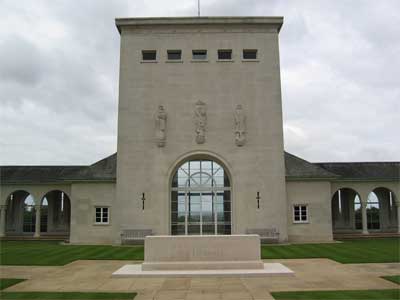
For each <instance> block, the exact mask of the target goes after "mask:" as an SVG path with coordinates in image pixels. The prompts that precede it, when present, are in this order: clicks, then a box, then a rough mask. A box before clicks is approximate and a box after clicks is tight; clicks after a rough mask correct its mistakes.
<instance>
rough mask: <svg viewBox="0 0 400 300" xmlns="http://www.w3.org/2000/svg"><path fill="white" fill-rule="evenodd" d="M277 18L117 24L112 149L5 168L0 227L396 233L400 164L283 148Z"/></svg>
mask: <svg viewBox="0 0 400 300" xmlns="http://www.w3.org/2000/svg"><path fill="white" fill-rule="evenodd" d="M282 24H283V18H281V17H193V18H191V17H188V18H126V19H117V20H116V26H117V29H118V31H119V34H120V36H121V49H120V76H119V81H120V82H119V104H118V145H117V151H118V152H117V153H115V154H112V155H111V156H109V157H107V158H104V159H103V160H100V161H98V162H95V163H94V164H92V165H89V166H2V167H1V182H0V189H1V190H0V205H1V214H0V236H1V237H3V238H27V239H46V238H47V239H50V238H60V237H62V238H65V239H68V240H69V241H70V242H71V243H91V244H92V243H109V244H111V243H113V244H119V243H121V242H122V243H129V242H136V241H139V240H140V239H143V237H144V236H145V235H151V234H157V235H219V234H223V235H230V234H246V233H258V234H260V235H261V238H262V240H263V241H265V242H287V241H289V242H296V241H307V242H309V241H331V240H332V239H333V238H334V237H335V236H346V235H352V236H358V235H367V234H369V235H396V234H398V233H399V231H400V226H399V223H400V222H399V217H400V202H399V196H400V184H399V180H400V175H399V173H400V172H399V169H400V163H399V162H353V163H352V162H349V163H311V162H308V161H305V160H303V159H301V158H299V157H297V156H295V155H293V154H289V153H287V152H285V151H284V143H283V124H282V98H281V80H280V65H279V32H280V29H281V27H282ZM310 47H312V45H310ZM322 100H323V99H321V101H322ZM304 109H306V108H304ZM139 242H140V241H139Z"/></svg>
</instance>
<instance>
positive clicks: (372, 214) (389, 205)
mask: <svg viewBox="0 0 400 300" xmlns="http://www.w3.org/2000/svg"><path fill="white" fill-rule="evenodd" d="M398 206H399V202H398V199H397V198H396V195H395V193H394V192H393V191H392V190H391V189H389V188H387V187H384V186H378V187H376V188H374V189H373V190H372V191H371V192H370V193H369V194H368V198H367V208H366V209H367V226H368V230H375V231H376V230H379V231H383V232H393V231H394V232H395V231H397V230H398V227H399V226H398Z"/></svg>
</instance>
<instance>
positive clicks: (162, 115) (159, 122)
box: [155, 105, 167, 147]
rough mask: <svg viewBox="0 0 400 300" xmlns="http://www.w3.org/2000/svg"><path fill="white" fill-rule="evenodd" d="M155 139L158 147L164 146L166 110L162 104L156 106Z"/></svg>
mask: <svg viewBox="0 0 400 300" xmlns="http://www.w3.org/2000/svg"><path fill="white" fill-rule="evenodd" d="M155 121H156V139H157V145H158V147H164V146H165V140H166V138H167V136H166V129H167V112H166V111H165V109H164V106H162V105H160V106H159V107H158V110H157V113H156V117H155Z"/></svg>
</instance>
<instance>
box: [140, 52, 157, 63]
mask: <svg viewBox="0 0 400 300" xmlns="http://www.w3.org/2000/svg"><path fill="white" fill-rule="evenodd" d="M156 59H157V51H156V50H142V60H145V61H151V60H153V61H154V60H156Z"/></svg>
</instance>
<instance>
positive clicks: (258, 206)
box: [256, 192, 260, 209]
mask: <svg viewBox="0 0 400 300" xmlns="http://www.w3.org/2000/svg"><path fill="white" fill-rule="evenodd" d="M256 199H257V209H260V192H257V197H256Z"/></svg>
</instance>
